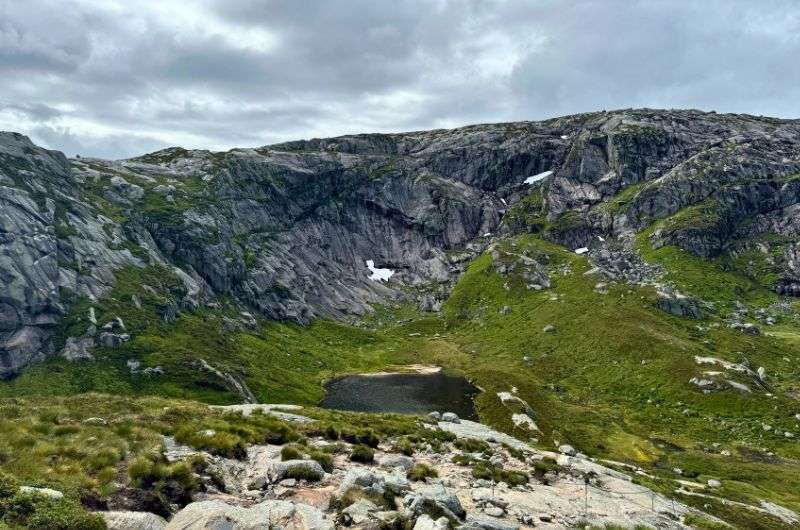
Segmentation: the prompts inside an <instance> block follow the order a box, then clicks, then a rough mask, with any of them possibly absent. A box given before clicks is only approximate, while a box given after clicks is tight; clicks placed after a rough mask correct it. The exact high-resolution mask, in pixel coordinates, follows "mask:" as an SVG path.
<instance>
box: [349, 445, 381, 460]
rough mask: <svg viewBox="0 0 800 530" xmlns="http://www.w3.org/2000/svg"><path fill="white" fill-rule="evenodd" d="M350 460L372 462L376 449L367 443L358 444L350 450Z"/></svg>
mask: <svg viewBox="0 0 800 530" xmlns="http://www.w3.org/2000/svg"><path fill="white" fill-rule="evenodd" d="M350 461H352V462H361V463H363V464H371V463H372V462H374V461H375V451H373V450H372V449H371V448H369V447H367V446H366V445H357V446H355V447H353V450H352V451H351V452H350Z"/></svg>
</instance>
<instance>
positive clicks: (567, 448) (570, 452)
mask: <svg viewBox="0 0 800 530" xmlns="http://www.w3.org/2000/svg"><path fill="white" fill-rule="evenodd" d="M558 452H559V453H562V454H565V455H567V456H575V448H574V447H572V446H571V445H569V444H562V445H559V446H558Z"/></svg>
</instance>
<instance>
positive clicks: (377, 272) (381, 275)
mask: <svg viewBox="0 0 800 530" xmlns="http://www.w3.org/2000/svg"><path fill="white" fill-rule="evenodd" d="M367 268H368V269H369V271H370V272H371V273H372V274H370V275H369V279H370V280H377V281H383V282H385V281H388V280H389V278H391V277H392V275H393V274H394V271H393V270H392V269H378V268H376V267H375V262H374V261H373V260H371V259H368V260H367Z"/></svg>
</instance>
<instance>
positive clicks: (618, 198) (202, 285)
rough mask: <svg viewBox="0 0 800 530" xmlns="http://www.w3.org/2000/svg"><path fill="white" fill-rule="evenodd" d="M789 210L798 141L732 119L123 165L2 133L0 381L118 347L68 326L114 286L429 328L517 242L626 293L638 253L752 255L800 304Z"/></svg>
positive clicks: (499, 128)
mask: <svg viewBox="0 0 800 530" xmlns="http://www.w3.org/2000/svg"><path fill="white" fill-rule="evenodd" d="M799 203H800V123H798V122H797V121H788V120H777V119H771V118H757V117H753V116H745V115H718V114H714V113H701V112H696V111H654V110H622V111H615V112H600V113H592V114H583V115H576V116H569V117H564V118H558V119H553V120H548V121H544V122H521V123H509V124H497V125H476V126H470V127H464V128H461V129H454V130H436V131H427V132H414V133H406V134H389V135H377V134H374V135H369V134H368V135H357V136H345V137H340V138H332V139H322V140H310V141H298V142H289V143H284V144H279V145H272V146H267V147H263V148H258V149H234V150H231V151H228V152H225V153H212V152H208V151H187V150H184V149H180V148H172V149H167V150H163V151H159V152H156V153H151V154H149V155H145V156H142V157H138V158H134V159H130V160H121V161H107V160H98V159H88V158H82V159H74V160H67V159H66V158H65V157H64V156H63V155H62V154H60V153H57V152H53V151H48V150H45V149H42V148H39V147H37V146H35V145H33V144H32V143H31V142H30V141H29V140H28V139H27V138H25V137H23V136H21V135H18V134H14V133H3V134H2V135H0V283H2V285H3V292H2V295H0V375H1V376H10V375H12V374H14V373H16V372H18V370H19V369H20V368H22V367H24V366H26V365H28V364H31V363H33V362H36V361H41V360H43V359H44V358H46V357H47V356H48V355H51V354H54V353H56V352H58V351H63V352H64V353H65V355H66V356H68V357H77V358H80V357H81V356H90V355H91V353H90V350H91V348H92V346H94V345H95V344H97V343H98V341H100V343H109V344H111V343H114V342H115V341H124V340H127V339H126V337H125V334H124V333H120V331H123V330H120V329H116V328H114V326H113V325H112V326H111V328H108V329H106V330H103V329H102V326H103V325H105V324H107V323H106V322H99V323H98V322H96V317H95V316H94V312H93V310H90V311H91V314H89V312H87V313H86V314H85V315H84V319H83V326H84V327H85V331H84V332H83V333H80V334H74V333H67V331H71V332H74V329H71V330H66V329H65V326H64V325H63V317H64V315H65V314H66V313H67V312H68V311H69V310H70V309H71V308H75V307H84V306H81V305H80V304H81V303H85V302H88V303H89V306H91V302H93V301H96V300H98V299H101V298H103V297H104V296H106V295H107V294H108V293H109V291H110V290H111V289H112V288H113V287H114V286H115V284H116V283H117V275H118V271H120V270H127V268H135V269H146V268H149V269H153V268H155V269H157V270H159V271H161V273H160V274H162V275H166V276H171V277H173V278H174V279H175V282H174V284H171V286H170V288H169V289H167V290H163V289H162V290H161V292H158V293H157V294H158V296H159V297H160V298H159V300H158V303H156V304H155V305H156V306H157V307H156V310H157V311H158V312H159V315H160V316H161V317H162V318H163V319H164V320H165V321H167V322H169V321H171V320H172V319H174V318H175V315H177V314H178V313H179V312H181V311H188V312H191V311H196V310H198V309H199V308H216V307H220V305H221V304H223V305H224V304H228V307H236V308H238V310H239V311H241V312H245V313H246V314H251V313H254V314H256V315H258V314H260V315H263V316H264V317H267V318H270V319H278V320H291V321H296V322H299V323H304V324H305V323H309V322H311V321H313V320H314V319H317V318H333V319H346V318H347V317H349V316H352V315H364V314H365V313H367V312H369V311H370V308H371V307H373V306H374V305H375V304H380V303H383V302H385V301H387V300H393V299H411V300H414V301H415V303H417V304H418V305H419V307H420V308H422V309H424V310H438V309H439V307H440V305H441V301H442V300H443V299H444V298H446V296H447V293H448V292H449V289H450V288H451V287H452V284H453V281H454V280H455V279H456V278H457V277H458V276H459V274H460V273H461V272H462V271H463V270H464V267H465V266H466V264H467V263H468V262H469V261H470V260H471V259H472V258H474V257H476V256H477V255H479V254H480V253H481V252H482V251H483V250H484V249H485V248H486V247H487V245H488V244H489V243H490V242H491V241H493V240H496V239H497V238H498V237H505V236H509V235H513V234H521V233H535V234H539V235H541V236H542V237H543V238H545V239H547V240H549V241H552V242H556V243H559V244H561V245H564V246H567V247H568V248H570V249H577V248H579V247H588V248H589V249H590V251H591V255H592V256H593V258H592V259H594V260H595V261H596V262H597V263H598V264H599V265H603V264H604V263H605V265H606V267H605V269H608V268H609V267H611V268H615V270H616V273H615V274H616V275H617V276H619V277H626V278H629V279H630V278H637V279H638V280H641V279H643V277H642V276H643V275H644V276H646V277H647V278H649V279H651V280H653V281H655V276H654V275H653V274H644V273H643V272H642V267H644V265H643V264H642V263H641V260H640V258H639V257H638V254H637V252H640V251H641V245H642V243H643V242H644V243H645V244H647V245H649V246H652V247H653V248H656V249H657V248H659V247H664V246H677V247H679V248H683V249H685V250H688V251H689V252H691V253H693V254H695V255H697V256H699V257H703V258H714V257H718V256H721V255H725V256H731V258H732V259H735V258H736V257H737V256H740V255H743V254H746V253H748V252H751V251H756V252H760V253H761V254H763V255H764V256H767V257H768V258H769V263H768V264H767V265H765V267H766V269H764V268H762V269H760V270H759V271H760V272H759V273H760V275H759V277H758V278H757V279H758V280H764V281H766V282H769V287H770V288H771V289H773V290H776V291H778V292H780V293H782V294H787V295H797V294H798V293H800V260H798V251H799V250H798V244H797V236H798V232H799V231H800V216H798V215H797V213H798V208H800V206H798V204H799ZM368 260H371V261H372V263H374V267H377V268H385V269H390V270H391V271H393V272H394V274H393V275H392V276H391V278H390V280H389V281H388V282H383V281H376V280H375V279H371V277H370V275H371V272H370V269H369V268H368V267H367V263H366V262H367V261H368ZM612 262H613V266H609V263H612ZM754 274H755V273H754ZM151 287H153V290H156V291H158V290H159V289H155V287H154V286H151ZM126 302H127V301H126ZM130 303H131V304H136V303H137V300H131V301H130ZM89 306H87V307H89ZM245 318H248V317H245ZM121 327H124V323H123V324H122V326H121ZM112 332H114V333H112ZM103 333H105V334H106V337H105V338H102V337H100V336H99V335H98V334H100V335H102V334H103ZM108 335H113V337H109V336H108Z"/></svg>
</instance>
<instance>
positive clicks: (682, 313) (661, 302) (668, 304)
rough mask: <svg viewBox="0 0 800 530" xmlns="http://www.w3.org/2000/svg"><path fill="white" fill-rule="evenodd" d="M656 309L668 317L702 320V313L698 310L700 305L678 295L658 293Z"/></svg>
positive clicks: (692, 299)
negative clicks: (667, 314)
mask: <svg viewBox="0 0 800 530" xmlns="http://www.w3.org/2000/svg"><path fill="white" fill-rule="evenodd" d="M656 307H658V308H659V309H660V310H662V311H663V312H665V313H669V314H670V315H675V316H679V317H687V318H694V319H697V320H700V319H702V318H703V311H702V310H701V309H700V303H699V302H698V301H697V300H695V299H694V298H689V297H688V296H684V295H682V294H680V293H673V292H670V293H666V292H660V293H658V300H657V301H656Z"/></svg>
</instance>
